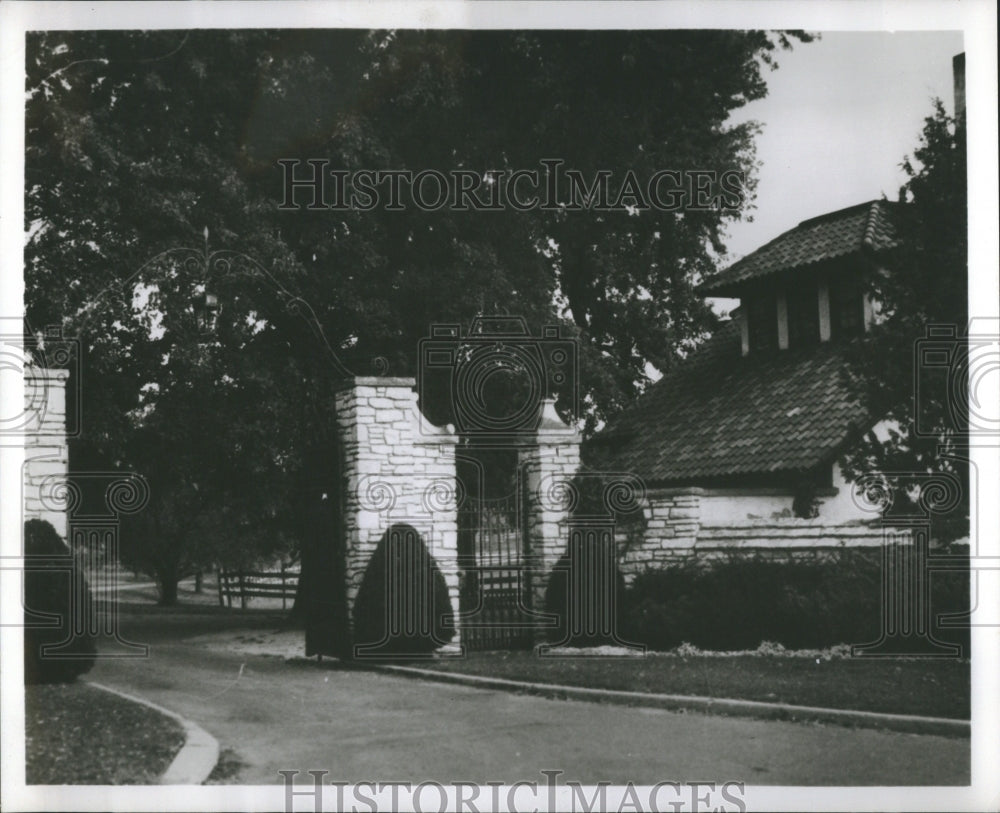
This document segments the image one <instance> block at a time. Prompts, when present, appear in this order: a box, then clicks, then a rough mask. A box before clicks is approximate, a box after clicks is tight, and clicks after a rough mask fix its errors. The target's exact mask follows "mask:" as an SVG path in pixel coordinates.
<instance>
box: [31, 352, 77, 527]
mask: <svg viewBox="0 0 1000 813" xmlns="http://www.w3.org/2000/svg"><path fill="white" fill-rule="evenodd" d="M68 377H69V373H68V372H67V371H66V370H53V369H43V368H38V367H31V368H27V369H26V370H25V376H24V404H25V414H24V419H25V421H24V424H25V425H24V447H25V448H24V468H23V470H22V472H23V473H22V488H23V500H22V507H23V516H24V520H25V521H27V520H29V519H44V520H47V521H48V522H50V523H51V524H52V526H53V527H54V528H55V529H56V531H57V532H58V533H59V535H60V536H61V537H62V538H63V539H66V535H67V533H68V524H67V517H66V510H65V495H64V494H63V489H64V488H65V482H66V476H67V472H68V470H69V447H68V445H67V442H66V381H67V379H68Z"/></svg>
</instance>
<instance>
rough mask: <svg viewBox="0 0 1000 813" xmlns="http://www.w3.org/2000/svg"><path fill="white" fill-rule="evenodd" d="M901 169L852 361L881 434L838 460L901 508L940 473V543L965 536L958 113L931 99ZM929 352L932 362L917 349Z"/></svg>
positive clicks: (962, 187)
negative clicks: (884, 251) (870, 304)
mask: <svg viewBox="0 0 1000 813" xmlns="http://www.w3.org/2000/svg"><path fill="white" fill-rule="evenodd" d="M901 166H902V168H903V170H904V171H905V172H906V175H907V182H906V184H905V185H904V186H903V188H902V189H901V190H900V202H901V203H902V204H903V205H902V206H899V207H897V209H898V210H899V211H898V215H897V216H898V224H897V225H898V237H899V239H898V243H899V245H898V248H897V249H896V250H895V251H894V256H893V258H892V262H891V265H892V268H891V269H889V272H888V273H873V274H871V275H870V279H869V286H870V290H871V294H872V296H873V298H874V299H875V301H876V302H878V303H879V306H880V315H879V319H878V320H876V323H875V324H874V325H873V326H872V328H871V329H870V330H869V332H868V333H867V334H866V336H865V338H864V340H863V341H862V342H861V343H860V344H859V345H858V346H857V347H856V348H855V351H856V352H855V353H853V357H852V361H853V368H854V370H855V371H856V372H857V373H858V374H859V379H858V380H859V383H860V385H861V390H862V393H863V396H864V398H865V400H866V402H867V404H868V406H869V409H870V412H871V414H873V415H879V416H883V418H884V420H885V427H886V431H885V432H883V433H875V432H870V433H868V434H867V435H866V436H865V437H864V438H863V439H862V441H861V442H860V444H859V445H858V446H857V447H856V448H855V449H853V450H852V451H851V453H850V454H849V455H848V456H847V458H846V460H845V464H846V467H845V470H846V471H847V473H848V474H849V475H850V476H852V477H855V478H857V477H859V476H861V475H864V474H870V473H883V474H886V475H887V476H888V477H889V479H890V480H891V481H892V482H893V484H894V485H895V486H896V489H895V492H896V498H897V500H899V501H901V502H907V495H908V494H910V495H911V496H919V494H920V486H921V483H922V482H925V476H933V475H934V474H936V473H941V474H944V475H945V477H946V478H949V479H950V481H951V482H952V483H953V484H954V487H951V486H949V487H946V488H945V491H944V493H945V494H947V493H949V492H953V493H954V495H955V497H956V500H955V502H954V504H951V499H950V497H949V498H947V499H942V500H940V502H941V504H942V505H941V507H942V508H943V507H944V504H945V503H948V504H949V506H950V507H949V509H948V510H947V511H942V512H941V513H940V514H937V515H935V516H934V517H933V520H934V528H935V534H936V535H937V537H938V539H939V540H940V541H945V542H947V541H950V540H953V539H955V538H960V537H963V536H967V535H968V533H969V481H968V475H969V464H968V462H967V459H966V455H967V453H966V452H964V451H963V447H965V446H967V445H968V433H969V429H970V415H969V412H968V403H969V402H968V396H969V372H970V368H969V359H970V356H969V351H970V345H969V340H970V337H969V336H968V335H967V329H968V290H969V288H968V231H967V228H968V227H967V223H968V200H967V191H966V189H967V187H966V133H965V119H964V115H962V114H961V113H960V114H959V115H958V116H956V117H953V116H949V115H948V114H947V113H946V112H945V109H944V105H943V104H942V103H941V101H940V100H935V103H934V111H933V114H932V115H930V116H928V117H927V118H926V119H925V122H924V128H923V131H922V132H921V134H920V140H919V143H918V145H917V147H916V149H915V150H914V152H913V156H912V157H910V156H907V157H906V158H905V159H904V160H903V162H902V164H901ZM929 330H932V331H934V332H933V334H929V333H928V331H929ZM942 331H943V332H942ZM949 333H950V338H949V336H948V334H949ZM929 345H933V348H932V349H933V350H934V353H933V354H932V355H928V354H926V353H924V352H923V350H922V348H926V347H928V346H929ZM974 408H975V407H973V409H974ZM971 417H972V419H973V420H972V421H971V423H972V424H973V429H974V424H975V416H974V415H973V416H971ZM924 493H925V494H931V493H936V494H938V496H939V497H940V496H941V493H942V492H937V491H935V490H934V489H931V490H929V491H927V490H925V492H924ZM934 499H937V498H934ZM925 507H927V506H925ZM897 510H899V509H898V507H897Z"/></svg>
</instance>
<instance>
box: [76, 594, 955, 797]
mask: <svg viewBox="0 0 1000 813" xmlns="http://www.w3.org/2000/svg"><path fill="white" fill-rule="evenodd" d="M122 610H123V613H122V620H121V628H122V631H123V634H124V635H125V637H127V638H129V639H131V640H134V641H141V642H144V643H148V644H149V645H150V653H149V657H148V658H144V659H117V658H116V659H100V660H99V661H98V663H97V665H96V666H95V667H94V669H93V671H92V672H91V673H90V675H88V677H89V678H91V679H93V680H95V681H98V682H100V683H104V684H106V685H109V686H113V687H115V688H118V689H121V690H122V691H126V692H130V693H133V694H138V695H140V696H142V697H145V698H147V699H149V700H152V701H153V702H155V703H158V704H160V705H162V706H165V707H166V708H169V709H171V710H173V711H175V712H177V713H179V714H181V715H183V716H185V717H187V718H189V719H191V720H194V721H195V722H197V723H198V724H199V725H201V726H202V727H203V728H205V729H206V730H207V731H208V732H209V733H211V734H212V735H213V736H215V737H216V738H217V739H218V740H219V743H220V747H221V748H222V750H223V754H224V761H225V763H226V765H227V766H228V767H229V771H228V775H227V776H226V778H225V779H224V781H226V782H231V783H234V784H268V785H270V784H278V783H279V782H280V781H281V777H280V776H279V774H278V771H280V770H298V771H300V772H302V780H303V781H309V782H311V781H312V780H311V778H310V777H309V776H308V775H306V774H305V772H306V771H308V770H326V771H329V774H328V776H327V779H328V781H346V782H362V781H368V780H375V779H377V780H379V781H411V782H420V781H424V780H435V781H439V782H454V781H470V782H476V783H479V784H482V783H485V782H487V781H504V782H507V783H511V782H514V781H519V780H525V781H531V780H536V781H541V780H542V779H543V777H542V775H541V773H540V772H541V771H542V770H561V771H563V772H564V773H563V776H562V777H561V781H566V780H577V781H580V782H585V783H588V784H591V783H595V782H597V781H600V780H607V781H610V782H612V783H615V784H624V783H626V782H628V781H631V782H633V783H635V784H654V783H656V782H659V781H667V780H680V781H694V780H697V781H712V780H715V781H718V782H725V781H741V782H745V783H747V784H750V785H964V784H968V782H969V771H970V747H969V741H968V740H967V739H952V738H946V737H938V736H920V735H914V734H900V733H893V732H881V731H875V730H866V729H849V728H842V727H839V726H833V725H820V724H804V723H787V722H773V721H758V720H751V719H745V718H728V717H721V716H711V715H704V714H696V713H689V714H683V713H676V712H667V711H660V710H644V709H632V708H625V707H622V706H605V705H602V704H597V703H584V702H573V701H559V700H547V699H544V698H539V697H532V696H527V695H514V694H509V693H505V692H497V691H491V690H482V689H473V688H467V687H461V686H447V685H442V684H434V683H424V682H421V681H417V680H412V679H406V678H398V677H392V676H389V675H385V674H380V673H376V672H370V671H360V670H351V669H344V668H337V667H336V666H335V665H334V664H332V663H329V662H325V663H324V664H323V665H321V666H320V665H316V664H314V663H312V662H298V663H297V662H294V661H291V662H285V661H283V660H282V659H280V658H275V657H268V656H262V655H248V654H243V653H239V652H233V651H230V650H227V649H224V648H220V647H218V646H211V645H208V644H205V643H199V642H197V641H192V640H190V639H192V638H196V637H197V636H201V635H205V634H206V633H212V632H218V631H221V630H232V632H233V635H238V634H240V632H241V631H245V630H248V629H255V628H256V629H274V628H275V627H276V626H277V625H278V623H279V618H280V616H279V615H275V614H269V613H261V612H254V611H247V612H240V611H238V610H222V609H221V608H210V607H200V608H178V609H177V610H174V611H169V612H168V611H163V610H159V609H157V608H153V607H139V606H138V605H131V606H129V605H125V606H123V607H122Z"/></svg>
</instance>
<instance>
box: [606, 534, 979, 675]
mask: <svg viewBox="0 0 1000 813" xmlns="http://www.w3.org/2000/svg"><path fill="white" fill-rule="evenodd" d="M927 578H929V579H930V584H929V590H930V608H931V616H932V618H931V622H932V627H931V632H932V635H933V636H934V637H935V638H937V639H938V640H941V641H944V642H947V643H953V644H959V645H961V646H962V647H963V649H962V653H963V655H964V656H965V657H968V653H969V649H968V646H969V634H968V630H960V629H949V628H945V627H943V626H941V625H939V624H937V623H936V620H935V616H937V615H939V614H941V613H946V612H959V611H963V610H968V605H969V601H968V599H969V574H968V571H956V572H934V573H932V574H930V575H929V576H928V575H927V574H925V575H924V576H923V579H927ZM881 619H882V564H881V551H877V552H875V553H874V554H873V553H872V552H865V551H844V552H841V553H839V554H837V555H835V556H832V557H830V558H826V559H813V560H805V561H798V560H783V561H782V560H777V561H776V560H774V559H768V558H764V557H761V556H757V555H734V556H731V557H729V558H727V559H725V560H722V561H719V562H715V563H704V562H702V563H698V562H690V563H686V564H682V565H678V566H675V567H671V568H667V569H663V570H656V571H647V572H645V573H642V574H639V575H637V576H636V578H635V580H634V582H633V583H632V585H631V586H630V587H629V589H628V590H627V592H626V595H625V599H624V602H623V610H622V618H621V623H620V625H619V626H620V628H621V630H622V632H623V633H624V634H625V636H626V637H627V638H628V639H629V640H633V641H636V642H638V643H642V644H645V645H646V646H648V647H650V648H651V649H654V650H668V649H673V648H674V647H676V646H678V645H680V644H681V643H684V642H687V643H690V644H693V645H695V646H697V647H699V648H701V649H709V650H744V649H755V648H757V647H758V646H759V645H760V644H761V643H762V642H764V641H773V642H775V643H780V644H782V645H784V646H785V647H786V648H789V649H800V648H810V649H811V648H823V647H828V646H833V645H835V644H845V643H846V644H865V643H869V642H874V641H876V640H878V639H879V637H880V633H881ZM918 643H919V642H918ZM913 644H914V642H913V641H912V640H911V641H908V642H905V643H903V644H901V647H902V651H905V652H907V653H910V652H912V651H913ZM914 654H916V653H914Z"/></svg>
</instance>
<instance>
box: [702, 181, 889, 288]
mask: <svg viewBox="0 0 1000 813" xmlns="http://www.w3.org/2000/svg"><path fill="white" fill-rule="evenodd" d="M898 206H899V204H897V203H891V202H889V201H884V200H874V201H869V202H868V203H862V204H859V205H857V206H851V207H849V208H847V209H841V210H839V211H836V212H830V213H829V214H825V215H821V216H820V217H814V218H812V219H810V220H804V221H802V222H801V223H799V225H798V226H796V227H795V228H794V229H791V230H790V231H786V232H785V233H784V234H782V235H780V236H779V237H776V238H775V239H774V240H772V241H771V242H769V243H766V244H765V245H763V246H761V247H760V248H759V249H757V250H756V251H754V252H753V253H751V254H748V255H747V256H746V257H743V259H741V260H737V261H736V262H735V263H733V264H732V265H731V266H729V267H728V268H726V269H725V270H723V271H721V272H720V273H718V274H716V275H715V276H713V277H711V278H710V279H708V280H706V281H705V282H704V283H702V285H701V287H700V289H699V290H700V291H701V293H703V294H707V295H710V296H711V295H716V296H723V295H724V296H730V295H733V294H734V291H735V290H736V289H737V288H739V287H740V286H742V285H743V284H744V283H746V282H748V281H750V280H753V279H759V278H761V277H766V276H768V275H770V274H773V273H775V272H778V271H787V270H791V269H794V268H801V267H805V266H810V265H813V264H815V263H819V262H822V261H824V260H830V259H833V258H835V257H843V256H846V255H849V254H855V253H863V252H870V253H876V252H879V251H884V250H887V249H890V248H892V247H893V246H894V245H895V244H896V233H895V229H894V227H893V222H892V217H893V211H894V208H895V207H898Z"/></svg>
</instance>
